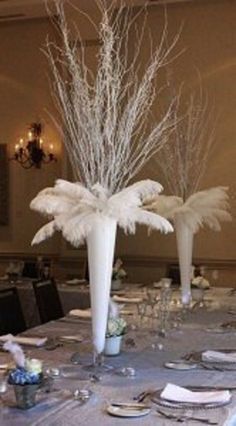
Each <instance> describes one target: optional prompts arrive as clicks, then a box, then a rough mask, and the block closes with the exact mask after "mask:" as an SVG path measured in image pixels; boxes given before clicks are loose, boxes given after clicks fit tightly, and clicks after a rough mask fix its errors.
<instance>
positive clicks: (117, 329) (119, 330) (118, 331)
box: [106, 318, 127, 337]
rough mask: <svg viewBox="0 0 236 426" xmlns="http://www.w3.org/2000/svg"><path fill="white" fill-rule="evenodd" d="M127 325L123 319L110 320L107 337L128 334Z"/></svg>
mask: <svg viewBox="0 0 236 426" xmlns="http://www.w3.org/2000/svg"><path fill="white" fill-rule="evenodd" d="M126 327H127V323H126V321H125V320H124V319H123V318H109V319H108V322H107V332H106V337H115V336H122V335H123V334H125V332H126Z"/></svg>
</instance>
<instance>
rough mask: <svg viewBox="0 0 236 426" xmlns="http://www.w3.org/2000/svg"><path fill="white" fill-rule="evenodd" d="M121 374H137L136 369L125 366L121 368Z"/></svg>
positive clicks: (130, 375) (129, 375)
mask: <svg viewBox="0 0 236 426" xmlns="http://www.w3.org/2000/svg"><path fill="white" fill-rule="evenodd" d="M119 375H120V376H124V377H128V378H133V377H135V376H136V371H135V368H133V367H123V368H121V369H120V370H119Z"/></svg>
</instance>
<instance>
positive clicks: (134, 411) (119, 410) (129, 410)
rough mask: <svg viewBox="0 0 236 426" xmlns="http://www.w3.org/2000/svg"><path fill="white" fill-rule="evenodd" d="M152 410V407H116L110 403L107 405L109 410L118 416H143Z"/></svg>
mask: <svg viewBox="0 0 236 426" xmlns="http://www.w3.org/2000/svg"><path fill="white" fill-rule="evenodd" d="M150 411H151V409H150V408H142V407H138V408H135V407H129V406H127V407H125V406H124V407H115V406H114V405H109V406H108V407H107V412H108V413H109V414H111V415H112V416H116V417H143V416H146V415H147V414H149V413H150Z"/></svg>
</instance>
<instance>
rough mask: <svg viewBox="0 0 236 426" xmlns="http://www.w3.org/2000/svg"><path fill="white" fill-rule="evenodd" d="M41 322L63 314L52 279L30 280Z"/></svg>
mask: <svg viewBox="0 0 236 426" xmlns="http://www.w3.org/2000/svg"><path fill="white" fill-rule="evenodd" d="M32 285H33V289H34V294H35V298H36V303H37V306H38V310H39V316H40V321H41V324H44V323H46V322H49V321H52V320H56V319H58V318H61V317H63V316H64V312H63V309H62V304H61V300H60V296H59V293H58V289H57V286H56V283H55V281H54V279H50V280H47V281H34V282H32Z"/></svg>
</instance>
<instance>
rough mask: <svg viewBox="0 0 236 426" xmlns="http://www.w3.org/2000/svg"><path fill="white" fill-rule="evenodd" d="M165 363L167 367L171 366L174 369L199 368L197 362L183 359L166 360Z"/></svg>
mask: <svg viewBox="0 0 236 426" xmlns="http://www.w3.org/2000/svg"><path fill="white" fill-rule="evenodd" d="M164 365H165V367H166V368H171V369H173V370H193V369H194V368H197V364H193V363H190V362H184V361H181V360H176V361H170V362H165V364H164Z"/></svg>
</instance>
